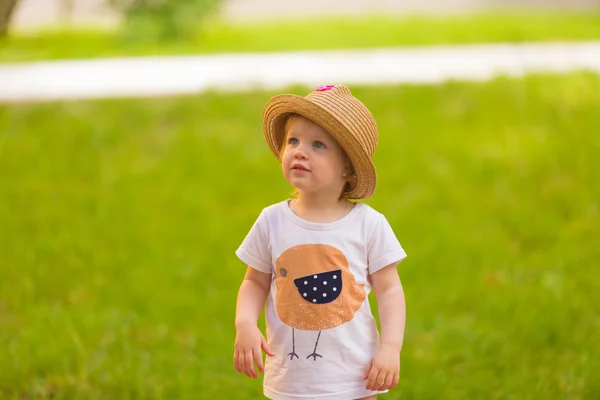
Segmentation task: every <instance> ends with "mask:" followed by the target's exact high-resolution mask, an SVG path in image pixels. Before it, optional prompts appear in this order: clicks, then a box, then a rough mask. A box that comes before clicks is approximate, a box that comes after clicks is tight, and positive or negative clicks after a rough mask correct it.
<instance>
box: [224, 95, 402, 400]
mask: <svg viewBox="0 0 600 400" xmlns="http://www.w3.org/2000/svg"><path fill="white" fill-rule="evenodd" d="M263 129H264V134H265V138H266V141H267V143H268V145H269V147H270V149H271V150H272V152H273V153H274V154H275V156H276V157H277V158H278V160H279V161H280V162H281V168H282V172H283V176H284V177H285V179H286V180H287V181H288V182H289V183H290V184H291V185H293V186H294V188H295V189H296V191H295V196H294V198H293V199H291V200H290V199H287V200H285V201H282V202H279V203H276V204H273V205H270V206H268V207H266V208H264V209H263V210H262V212H261V213H260V215H259V216H258V219H257V220H256V222H255V223H254V225H253V226H252V228H251V229H250V231H249V233H248V235H247V236H246V238H245V239H244V241H243V242H242V244H241V245H240V247H239V248H238V250H237V251H236V255H237V256H238V257H239V258H240V259H241V260H242V261H243V262H244V263H245V264H246V265H247V266H248V268H247V271H246V276H245V278H244V280H243V282H242V284H241V287H240V290H239V294H238V300H237V309H236V319H235V326H236V331H237V334H236V339H235V350H234V364H235V367H236V369H237V370H238V372H243V373H245V374H246V375H248V376H249V377H253V378H257V376H258V375H257V372H256V366H257V367H258V370H259V371H260V372H264V394H265V396H266V397H268V398H270V399H286V400H287V399H303V400H306V399H320V400H329V399H332V400H333V399H335V400H344V399H374V398H376V394H377V393H383V392H386V391H387V390H388V389H390V388H393V387H395V386H396V384H397V383H398V378H399V373H400V350H401V348H402V342H403V337H404V327H405V315H406V306H405V301H404V292H403V290H402V285H401V283H400V279H399V277H398V273H397V271H396V265H397V264H398V263H399V262H400V261H402V260H403V259H404V258H405V257H406V253H405V252H404V250H403V248H402V246H401V245H400V243H399V242H398V240H397V239H396V236H395V235H394V232H393V230H392V228H391V226H390V224H389V223H388V221H387V220H386V218H385V217H384V216H383V215H382V214H381V213H379V212H377V211H376V210H374V209H373V208H371V207H370V206H368V205H366V204H364V203H360V202H351V201H350V199H364V198H368V197H370V196H371V195H372V194H373V192H374V191H375V179H376V177H375V167H374V165H373V163H372V161H371V159H372V156H373V153H374V152H375V147H376V145H377V140H378V134H377V127H376V124H375V121H374V119H373V116H372V115H371V113H370V112H369V110H368V109H367V108H366V107H365V105H364V104H363V103H361V102H360V101H359V100H358V99H356V98H355V97H354V96H352V94H351V93H350V90H349V89H348V88H347V87H345V86H323V87H320V88H318V89H316V90H315V91H314V92H312V93H310V94H309V95H308V96H306V97H300V96H296V95H291V94H286V95H280V96H276V97H274V98H272V99H271V100H270V101H269V102H268V103H267V105H266V107H265V110H264V113H263ZM371 289H373V290H374V292H375V296H376V299H377V304H378V310H379V315H380V323H381V336H380V335H379V332H378V330H377V324H376V321H375V319H374V317H373V315H372V313H371V309H370V306H369V299H368V294H369V292H370V291H371ZM265 301H266V310H265V316H266V326H267V339H265V337H264V336H263V334H262V333H261V331H260V329H259V328H258V326H257V321H258V318H259V316H260V313H261V311H262V309H263V307H264V306H265ZM262 351H264V352H265V353H266V354H267V360H266V365H264V366H263V357H262ZM255 363H256V366H255Z"/></svg>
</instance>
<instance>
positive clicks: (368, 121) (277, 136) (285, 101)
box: [263, 85, 378, 199]
mask: <svg viewBox="0 0 600 400" xmlns="http://www.w3.org/2000/svg"><path fill="white" fill-rule="evenodd" d="M290 114H300V115H302V116H304V117H306V118H308V119H310V120H311V121H313V122H315V123H317V124H318V125H320V126H321V127H322V128H323V129H325V130H326V131H327V132H329V134H330V135H332V136H333V137H334V138H335V139H336V140H337V141H338V143H339V144H340V145H341V146H342V148H343V149H344V150H345V151H346V153H347V154H348V156H349V157H350V160H351V161H352V165H353V167H354V174H355V175H356V181H355V184H354V185H352V186H350V188H349V189H348V191H347V192H346V194H345V195H346V197H347V198H349V199H365V198H368V197H371V196H372V195H373V193H374V192H375V186H376V175H375V166H374V165H373V162H372V157H373V154H374V153H375V148H376V147H377V142H378V133H377V124H376V123H375V119H374V118H373V115H371V112H370V111H369V110H368V109H367V107H366V106H365V105H364V104H363V103H362V102H360V101H359V100H358V99H357V98H356V97H354V96H352V93H351V92H350V89H348V87H346V86H341V85H340V86H333V87H331V88H326V89H324V90H319V89H317V90H315V91H313V92H312V93H310V94H308V95H307V96H306V97H301V96H296V95H293V94H282V95H279V96H275V97H273V98H271V99H270V100H269V101H268V102H267V104H266V106H265V109H264V112H263V132H264V134H265V139H266V141H267V144H268V145H269V148H270V149H271V151H272V152H273V154H275V156H276V157H277V159H278V160H280V161H281V154H280V151H281V149H282V148H283V147H282V145H283V140H284V138H285V132H284V125H285V121H286V119H287V117H288V115H290Z"/></svg>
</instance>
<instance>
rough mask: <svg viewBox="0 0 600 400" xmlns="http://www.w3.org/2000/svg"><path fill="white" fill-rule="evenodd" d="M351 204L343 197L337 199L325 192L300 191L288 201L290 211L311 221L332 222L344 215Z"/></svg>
mask: <svg viewBox="0 0 600 400" xmlns="http://www.w3.org/2000/svg"><path fill="white" fill-rule="evenodd" d="M352 206H353V204H352V203H350V202H349V201H348V200H346V199H345V198H342V199H339V198H338V197H332V196H331V195H325V194H321V195H320V194H312V193H311V194H308V193H300V194H299V195H298V197H297V198H295V199H293V200H292V201H291V203H290V208H291V209H292V211H293V212H294V213H295V214H296V215H298V216H299V217H300V218H303V219H305V220H307V221H311V222H320V223H327V222H334V221H337V220H339V219H341V218H342V217H344V216H345V215H346V214H347V213H348V212H349V211H350V210H351V209H352Z"/></svg>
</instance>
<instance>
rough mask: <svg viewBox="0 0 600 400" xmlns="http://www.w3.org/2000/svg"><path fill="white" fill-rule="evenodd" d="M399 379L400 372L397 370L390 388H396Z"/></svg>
mask: <svg viewBox="0 0 600 400" xmlns="http://www.w3.org/2000/svg"><path fill="white" fill-rule="evenodd" d="M399 381H400V374H399V373H397V372H396V373H395V374H394V377H393V378H392V383H391V385H390V389H393V388H395V387H396V386H397V385H398V382H399Z"/></svg>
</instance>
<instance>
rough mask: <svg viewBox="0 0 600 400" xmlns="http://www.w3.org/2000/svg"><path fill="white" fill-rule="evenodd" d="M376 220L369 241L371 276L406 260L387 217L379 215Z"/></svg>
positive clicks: (368, 260)
mask: <svg viewBox="0 0 600 400" xmlns="http://www.w3.org/2000/svg"><path fill="white" fill-rule="evenodd" d="M374 219H375V221H373V228H372V231H371V233H370V235H369V236H370V237H369V241H368V243H369V245H368V256H367V257H368V258H367V262H368V266H369V267H368V268H369V274H373V273H375V272H377V271H379V270H380V269H382V268H383V267H386V266H388V265H390V264H393V263H399V262H400V261H402V260H404V259H405V258H406V252H405V251H404V249H403V248H402V245H400V242H399V241H398V239H397V238H396V235H395V234H394V230H393V229H392V227H391V226H390V224H389V222H388V221H387V219H386V218H385V216H384V215H383V214H381V213H377V216H376V217H375V218H374Z"/></svg>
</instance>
